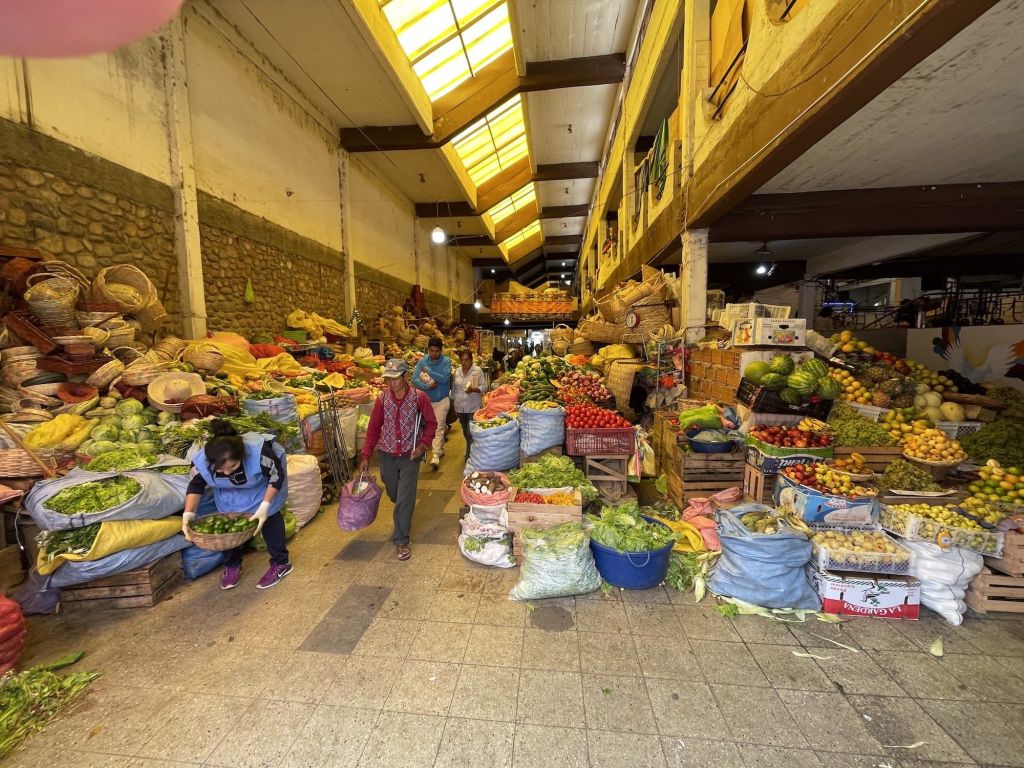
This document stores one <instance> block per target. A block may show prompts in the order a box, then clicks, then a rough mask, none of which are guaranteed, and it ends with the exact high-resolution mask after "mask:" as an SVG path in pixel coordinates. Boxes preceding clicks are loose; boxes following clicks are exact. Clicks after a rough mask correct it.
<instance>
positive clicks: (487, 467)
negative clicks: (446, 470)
mask: <svg viewBox="0 0 1024 768" xmlns="http://www.w3.org/2000/svg"><path fill="white" fill-rule="evenodd" d="M501 415H502V416H507V415H508V414H504V413H503V414H501ZM469 433H470V434H471V435H472V436H473V445H471V446H470V448H469V461H467V462H466V470H467V473H468V472H504V471H505V470H506V469H515V468H516V467H518V466H519V422H518V421H517V420H516V419H512V420H511V421H509V422H508V423H506V424H502V425H501V426H500V427H491V428H490V429H480V427H478V426H477V425H476V424H475V423H473V422H471V423H470V425H469Z"/></svg>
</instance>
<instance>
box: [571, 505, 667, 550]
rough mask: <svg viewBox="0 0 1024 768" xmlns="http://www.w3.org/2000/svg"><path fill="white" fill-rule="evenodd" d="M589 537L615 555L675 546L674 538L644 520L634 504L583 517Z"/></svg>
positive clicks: (607, 508) (664, 528)
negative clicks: (586, 522) (615, 553)
mask: <svg viewBox="0 0 1024 768" xmlns="http://www.w3.org/2000/svg"><path fill="white" fill-rule="evenodd" d="M587 521H588V525H589V529H590V538H591V539H592V540H593V541H596V542H597V543H598V544H603V545H604V546H606V547H609V548H611V549H614V550H615V551H616V552H651V551H653V550H657V549H661V548H662V547H666V546H669V545H670V544H675V542H676V540H677V538H678V535H677V534H676V533H674V532H673V531H672V530H671V529H670V528H669V527H668V526H666V525H663V524H662V523H659V522H656V521H651V520H645V519H644V518H643V517H642V516H641V514H640V510H639V507H638V506H637V504H636V502H631V503H629V504H623V505H622V506H620V507H602V509H601V512H600V514H598V515H587Z"/></svg>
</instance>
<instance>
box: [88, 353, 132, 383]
mask: <svg viewBox="0 0 1024 768" xmlns="http://www.w3.org/2000/svg"><path fill="white" fill-rule="evenodd" d="M123 372H124V363H122V362H121V361H120V360H118V359H116V358H115V359H114V360H111V361H110V362H109V363H104V364H103V365H101V366H100V367H99V368H97V369H96V370H95V371H93V372H92V373H91V374H90V375H89V378H87V379H86V380H85V383H86V384H88V385H89V386H90V387H96V389H101V390H102V389H106V388H107V387H109V386H110V384H111V383H112V382H113V381H114V379H116V378H117V377H118V376H120V375H121V374H122V373H123Z"/></svg>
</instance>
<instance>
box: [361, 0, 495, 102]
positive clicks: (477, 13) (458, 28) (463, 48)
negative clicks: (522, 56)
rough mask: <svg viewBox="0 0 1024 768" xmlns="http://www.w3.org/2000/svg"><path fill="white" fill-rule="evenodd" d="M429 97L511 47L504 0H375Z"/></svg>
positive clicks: (432, 99)
mask: <svg viewBox="0 0 1024 768" xmlns="http://www.w3.org/2000/svg"><path fill="white" fill-rule="evenodd" d="M378 2H379V3H380V8H381V10H382V11H383V12H384V16H385V17H386V18H387V20H388V23H389V24H390V25H391V28H392V29H394V30H395V34H397V35H398V42H399V43H400V44H401V46H402V50H403V51H405V54H406V56H408V57H409V61H410V62H411V63H412V68H413V70H414V71H415V72H416V75H417V76H418V77H419V79H420V82H421V83H423V87H424V88H425V89H426V91H427V94H428V95H429V96H430V99H431V101H437V99H438V98H440V97H441V96H443V95H444V94H446V93H448V92H449V91H451V90H452V89H453V88H455V87H457V86H458V85H459V84H461V83H463V82H465V81H466V80H468V79H469V78H471V77H473V76H474V75H475V74H476V73H477V72H479V71H480V70H481V69H483V68H484V67H485V66H487V65H488V64H490V63H491V62H492V61H494V60H495V59H496V58H498V57H499V56H501V55H502V54H503V53H505V52H506V51H508V50H510V49H511V48H512V26H511V24H510V23H509V17H508V3H507V2H506V0H378Z"/></svg>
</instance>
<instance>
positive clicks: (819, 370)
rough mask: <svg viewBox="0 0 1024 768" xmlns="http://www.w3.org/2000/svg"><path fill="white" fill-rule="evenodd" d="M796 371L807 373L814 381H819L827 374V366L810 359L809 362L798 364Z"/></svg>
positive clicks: (819, 361)
mask: <svg viewBox="0 0 1024 768" xmlns="http://www.w3.org/2000/svg"><path fill="white" fill-rule="evenodd" d="M797 370H798V371H802V372H804V373H809V374H810V375H811V376H813V377H814V378H815V379H820V378H821V377H822V376H824V375H826V374H827V373H828V366H826V365H825V364H824V363H823V362H821V360H817V359H814V358H812V359H811V360H806V361H804V362H802V363H800V365H799V366H797Z"/></svg>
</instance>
